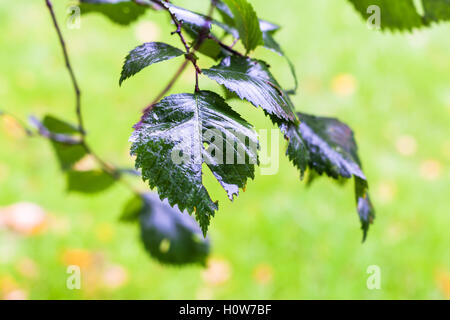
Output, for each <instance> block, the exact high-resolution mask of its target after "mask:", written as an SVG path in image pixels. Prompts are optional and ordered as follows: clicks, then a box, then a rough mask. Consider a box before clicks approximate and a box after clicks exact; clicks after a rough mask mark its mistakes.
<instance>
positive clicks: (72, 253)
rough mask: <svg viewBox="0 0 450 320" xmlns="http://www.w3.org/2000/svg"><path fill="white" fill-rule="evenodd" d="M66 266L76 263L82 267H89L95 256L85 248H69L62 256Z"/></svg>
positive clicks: (75, 264)
mask: <svg viewBox="0 0 450 320" xmlns="http://www.w3.org/2000/svg"><path fill="white" fill-rule="evenodd" d="M61 260H62V262H63V263H64V264H65V265H66V266H70V265H74V266H79V267H80V268H88V267H90V266H91V265H92V263H93V261H94V256H93V254H92V253H91V252H90V251H87V250H85V249H67V250H66V251H64V253H63V254H62V257H61Z"/></svg>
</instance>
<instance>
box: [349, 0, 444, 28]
mask: <svg viewBox="0 0 450 320" xmlns="http://www.w3.org/2000/svg"><path fill="white" fill-rule="evenodd" d="M419 1H421V2H422V3H421V4H422V8H418V7H416V5H415V3H414V0H395V1H393V0H350V2H352V3H353V5H354V6H355V8H356V10H358V11H359V12H360V13H361V15H362V16H363V18H364V19H368V18H369V16H370V15H372V14H373V13H368V12H367V10H368V8H369V6H372V5H376V6H378V7H379V8H380V14H381V28H383V29H386V28H387V29H392V30H412V29H413V28H420V27H425V26H429V25H430V23H431V22H439V21H448V20H450V0H419ZM421 10H423V12H421ZM422 14H423V16H422Z"/></svg>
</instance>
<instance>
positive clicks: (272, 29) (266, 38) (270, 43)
mask: <svg viewBox="0 0 450 320" xmlns="http://www.w3.org/2000/svg"><path fill="white" fill-rule="evenodd" d="M211 1H216V0H211ZM217 9H218V11H219V13H220V14H221V16H222V19H223V21H224V23H225V24H226V25H228V26H229V28H228V29H229V30H233V29H234V25H235V24H234V15H233V13H232V12H231V10H230V8H229V7H228V6H227V5H226V4H225V3H224V2H222V1H218V2H217ZM259 27H260V29H261V32H262V38H263V43H264V47H265V48H267V49H269V50H272V51H273V52H275V53H277V54H278V55H280V56H282V57H284V58H285V59H286V61H287V63H288V65H289V69H290V71H291V74H292V77H293V78H294V88H293V89H291V90H287V92H288V93H289V94H295V93H296V92H297V89H298V79H297V73H296V71H295V66H294V64H293V63H292V61H291V60H290V59H289V58H288V57H287V56H286V55H285V53H284V52H283V50H282V49H281V47H280V45H279V44H278V43H277V42H276V40H275V38H274V34H275V33H276V32H277V31H278V30H280V26H278V25H276V24H273V23H271V22H269V21H265V20H262V19H260V20H259ZM228 33H231V34H234V33H235V32H233V31H229V32H228Z"/></svg>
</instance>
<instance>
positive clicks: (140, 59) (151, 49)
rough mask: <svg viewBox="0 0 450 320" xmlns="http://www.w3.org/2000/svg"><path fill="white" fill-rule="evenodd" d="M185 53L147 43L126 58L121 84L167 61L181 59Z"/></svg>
mask: <svg viewBox="0 0 450 320" xmlns="http://www.w3.org/2000/svg"><path fill="white" fill-rule="evenodd" d="M183 54H184V52H183V51H181V50H180V49H178V48H175V47H172V46H171V45H168V44H166V43H162V42H147V43H144V44H143V45H140V46H139V47H136V48H135V49H133V50H132V51H131V52H130V53H129V54H128V56H127V57H126V58H125V63H124V65H123V68H122V75H121V77H120V81H119V83H120V84H122V82H123V81H124V80H126V79H128V78H130V77H132V76H134V75H135V74H136V73H138V72H139V71H141V70H142V69H144V68H146V67H148V66H150V65H152V64H154V63H157V62H161V61H165V60H169V59H172V58H176V57H179V56H181V55H183Z"/></svg>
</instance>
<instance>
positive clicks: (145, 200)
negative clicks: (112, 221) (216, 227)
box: [125, 193, 210, 265]
mask: <svg viewBox="0 0 450 320" xmlns="http://www.w3.org/2000/svg"><path fill="white" fill-rule="evenodd" d="M129 204H132V207H128V206H127V207H126V208H125V211H126V212H128V213H132V212H133V216H136V217H137V218H138V219H139V221H140V227H141V239H142V241H143V243H144V246H145V248H146V250H147V251H148V252H149V253H150V255H151V256H152V257H153V258H155V259H157V260H158V261H160V262H161V263H166V264H172V265H184V264H192V263H200V264H202V265H205V263H206V258H207V257H208V255H209V252H210V243H209V239H207V238H205V237H203V235H202V231H201V230H200V228H199V227H198V225H197V223H196V222H195V220H194V219H193V218H192V217H191V216H189V213H188V212H186V211H184V212H181V211H180V210H179V209H178V207H177V206H175V207H173V208H172V207H171V206H170V205H169V203H168V202H167V200H164V201H161V200H160V199H159V198H158V196H157V195H156V194H152V193H148V194H143V195H141V196H136V197H134V198H133V199H131V200H130V202H129Z"/></svg>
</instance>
